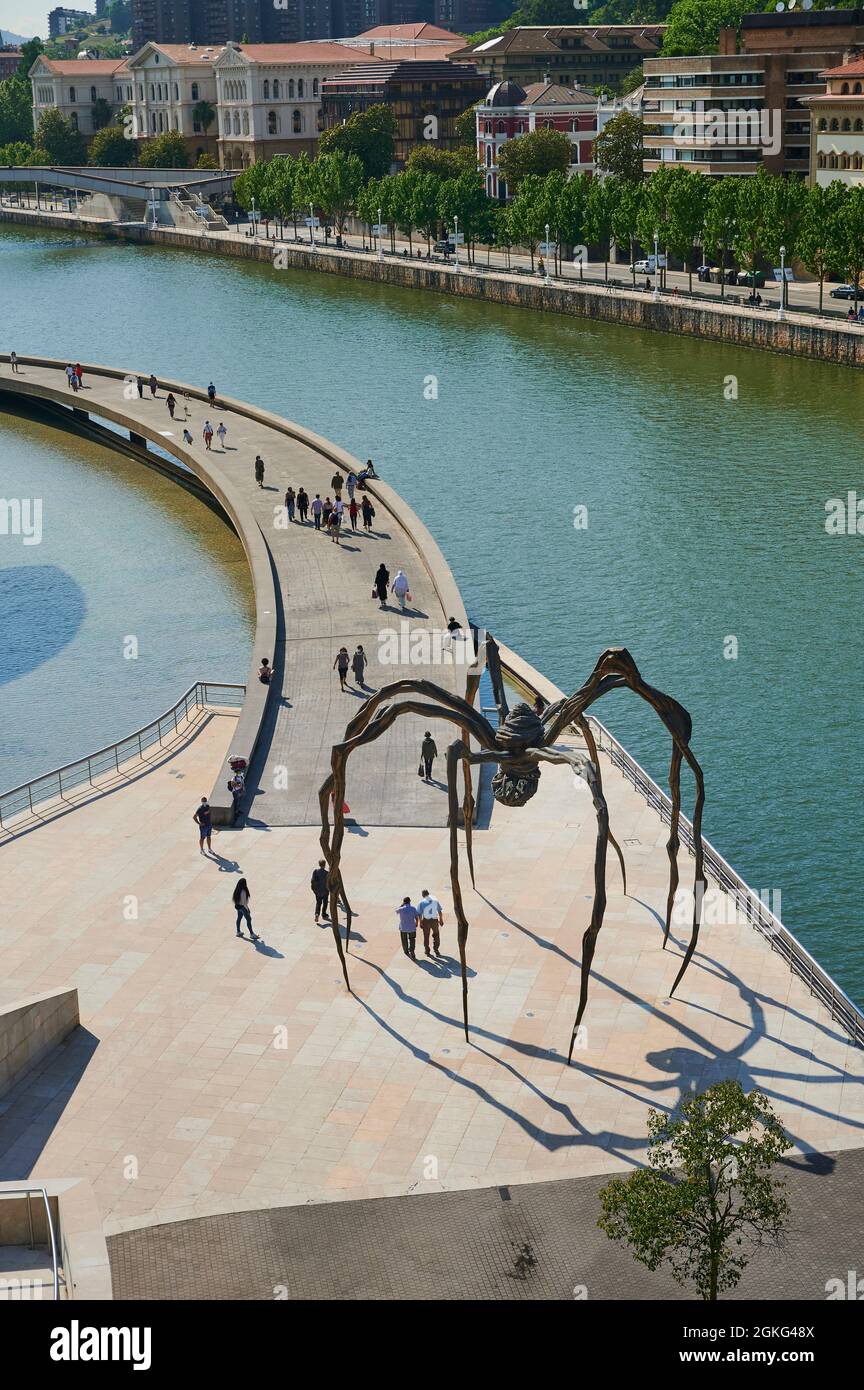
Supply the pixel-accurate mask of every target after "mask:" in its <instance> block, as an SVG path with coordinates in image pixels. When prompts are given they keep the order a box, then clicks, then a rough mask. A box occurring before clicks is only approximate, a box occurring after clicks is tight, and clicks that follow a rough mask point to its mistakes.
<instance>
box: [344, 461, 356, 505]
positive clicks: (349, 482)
mask: <svg viewBox="0 0 864 1390" xmlns="http://www.w3.org/2000/svg"><path fill="white" fill-rule="evenodd" d="M356 486H357V474H356V473H355V472H354V469H353V468H352V469H351V472H350V473H349V474H348V477H347V479H346V482H345V487H346V489H347V491H348V501H349V502H353V501H354V489H355V487H356Z"/></svg>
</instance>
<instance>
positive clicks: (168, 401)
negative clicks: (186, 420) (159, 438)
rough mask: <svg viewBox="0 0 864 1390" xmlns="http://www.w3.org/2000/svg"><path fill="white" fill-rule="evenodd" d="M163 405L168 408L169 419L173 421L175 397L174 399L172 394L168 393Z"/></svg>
mask: <svg viewBox="0 0 864 1390" xmlns="http://www.w3.org/2000/svg"><path fill="white" fill-rule="evenodd" d="M165 404H166V405H167V407H168V414H169V415H170V416H171V419H172V420H173V419H174V408H175V406H176V405H177V401H176V399H175V397H174V394H173V392H171V391H169V392H168V395H167V396H166V397H165Z"/></svg>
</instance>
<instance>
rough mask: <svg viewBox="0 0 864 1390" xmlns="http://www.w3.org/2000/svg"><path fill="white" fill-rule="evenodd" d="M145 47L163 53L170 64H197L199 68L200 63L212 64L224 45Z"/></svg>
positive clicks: (165, 44) (152, 45) (178, 44)
mask: <svg viewBox="0 0 864 1390" xmlns="http://www.w3.org/2000/svg"><path fill="white" fill-rule="evenodd" d="M147 47H148V48H155V49H157V50H158V51H159V52H160V53H164V54H165V56H166V58H170V59H171V62H172V63H179V64H181V65H182V64H198V65H199V66H200V65H201V64H202V63H205V64H206V63H214V62H215V61H216V59H217V58H218V57H219V55H220V53H224V51H225V45H224V44H221V43H211V44H207V43H202V44H188V43H149V44H147ZM139 52H140V50H139ZM136 57H137V54H136Z"/></svg>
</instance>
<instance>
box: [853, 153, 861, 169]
mask: <svg viewBox="0 0 864 1390" xmlns="http://www.w3.org/2000/svg"><path fill="white" fill-rule="evenodd" d="M852 168H853V169H860V168H861V156H860V154H856V155H853V156H852Z"/></svg>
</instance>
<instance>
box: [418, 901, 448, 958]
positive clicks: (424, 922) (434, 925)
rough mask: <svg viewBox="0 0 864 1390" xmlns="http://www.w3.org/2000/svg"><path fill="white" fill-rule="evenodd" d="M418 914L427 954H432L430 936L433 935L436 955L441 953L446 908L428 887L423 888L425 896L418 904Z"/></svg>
mask: <svg viewBox="0 0 864 1390" xmlns="http://www.w3.org/2000/svg"><path fill="white" fill-rule="evenodd" d="M417 915H418V917H419V918H420V926H421V928H422V930H423V948H424V950H425V952H426V954H427V956H431V954H432V952H431V951H430V950H429V936H430V933H431V936H432V946H433V948H434V951H435V954H436V956H440V954H441V928H442V927H443V925H444V909H443V908H442V906H441V904H440V903H439V901H438V899H437V898H433V897H432V895H431V894H430V892H429V889H428V888H424V889H423V896H422V898H421V899H420V901H419V902H418V904H417Z"/></svg>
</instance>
